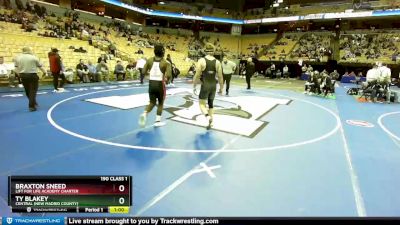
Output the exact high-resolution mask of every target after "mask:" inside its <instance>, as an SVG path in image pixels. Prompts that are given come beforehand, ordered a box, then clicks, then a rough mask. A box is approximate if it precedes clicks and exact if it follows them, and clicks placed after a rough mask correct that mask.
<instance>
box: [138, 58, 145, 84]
mask: <svg viewBox="0 0 400 225" xmlns="http://www.w3.org/2000/svg"><path fill="white" fill-rule="evenodd" d="M145 64H146V58H145V57H140V58H139V60H138V61H137V63H136V69H137V70H139V73H140V83H141V84H143V80H144V76H145V74H144V73H143V67H144V65H145Z"/></svg>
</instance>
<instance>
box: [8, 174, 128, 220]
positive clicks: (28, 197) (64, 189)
mask: <svg viewBox="0 0 400 225" xmlns="http://www.w3.org/2000/svg"><path fill="white" fill-rule="evenodd" d="M8 182H9V183H8V184H9V190H8V192H9V193H8V195H9V197H8V205H9V206H10V207H11V210H12V212H24V213H51V212H54V213H64V212H65V213H67V212H71V213H129V210H130V207H131V205H132V177H131V176H9V177H8Z"/></svg>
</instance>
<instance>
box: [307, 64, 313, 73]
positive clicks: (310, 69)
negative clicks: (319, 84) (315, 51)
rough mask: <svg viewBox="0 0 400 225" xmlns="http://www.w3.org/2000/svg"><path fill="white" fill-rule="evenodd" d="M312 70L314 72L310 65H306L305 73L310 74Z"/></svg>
mask: <svg viewBox="0 0 400 225" xmlns="http://www.w3.org/2000/svg"><path fill="white" fill-rule="evenodd" d="M313 70H314V69H313V67H312V66H311V65H308V68H307V72H308V73H309V74H311V73H312V72H313Z"/></svg>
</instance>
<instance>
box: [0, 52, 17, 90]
mask: <svg viewBox="0 0 400 225" xmlns="http://www.w3.org/2000/svg"><path fill="white" fill-rule="evenodd" d="M13 69H14V65H13V64H5V63H4V57H3V56H0V78H7V79H8V85H9V86H10V87H15V83H14V82H15V75H14V74H13V73H12V70H13Z"/></svg>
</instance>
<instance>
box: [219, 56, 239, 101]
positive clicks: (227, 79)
mask: <svg viewBox="0 0 400 225" xmlns="http://www.w3.org/2000/svg"><path fill="white" fill-rule="evenodd" d="M235 71H236V64H235V63H234V62H232V61H230V60H228V57H226V56H224V58H223V60H222V73H223V77H224V84H225V83H226V95H229V84H230V83H231V78H232V74H233V73H234V72H235Z"/></svg>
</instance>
